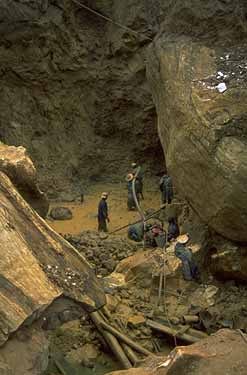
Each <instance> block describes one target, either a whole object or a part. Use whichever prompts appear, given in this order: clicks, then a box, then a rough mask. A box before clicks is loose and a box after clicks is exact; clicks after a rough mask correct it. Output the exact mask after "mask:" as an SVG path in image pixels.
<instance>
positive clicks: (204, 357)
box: [108, 329, 247, 375]
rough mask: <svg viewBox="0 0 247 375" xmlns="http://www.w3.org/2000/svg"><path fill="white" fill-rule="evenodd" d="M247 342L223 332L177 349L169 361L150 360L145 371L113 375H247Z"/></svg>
mask: <svg viewBox="0 0 247 375" xmlns="http://www.w3.org/2000/svg"><path fill="white" fill-rule="evenodd" d="M244 337H245V339H244V338H243V337H242V336H241V334H240V333H239V332H237V331H231V330H227V329H225V330H220V331H218V332H217V333H216V334H214V335H211V336H210V337H208V338H206V339H203V340H201V341H199V342H198V343H196V344H193V345H190V346H181V347H179V346H178V347H177V348H175V349H174V350H173V351H172V352H171V353H170V354H169V356H168V357H167V358H163V359H162V358H159V357H158V358H156V359H155V358H150V359H149V360H147V361H146V364H145V367H143V368H137V369H130V370H126V371H116V372H112V373H110V374H111V375H151V374H152V375H187V374H190V375H209V374H217V375H225V374H226V373H228V374H236V375H244V374H245V373H246V366H247V358H246V342H245V341H244V340H246V335H245V336H244ZM110 374H108V375H110Z"/></svg>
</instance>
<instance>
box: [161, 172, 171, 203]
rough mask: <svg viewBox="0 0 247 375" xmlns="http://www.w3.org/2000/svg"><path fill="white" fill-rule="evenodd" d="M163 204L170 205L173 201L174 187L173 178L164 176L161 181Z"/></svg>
mask: <svg viewBox="0 0 247 375" xmlns="http://www.w3.org/2000/svg"><path fill="white" fill-rule="evenodd" d="M159 186H160V191H161V202H162V203H164V204H165V203H168V204H170V203H171V202H172V200H173V185H172V178H171V176H169V175H167V174H164V175H163V176H162V177H161V179H160V183H159Z"/></svg>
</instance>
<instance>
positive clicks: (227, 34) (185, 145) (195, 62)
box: [148, 0, 247, 241]
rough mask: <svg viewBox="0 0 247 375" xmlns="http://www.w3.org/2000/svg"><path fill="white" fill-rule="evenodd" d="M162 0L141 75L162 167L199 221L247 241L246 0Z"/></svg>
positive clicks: (230, 237)
mask: <svg viewBox="0 0 247 375" xmlns="http://www.w3.org/2000/svg"><path fill="white" fill-rule="evenodd" d="M166 5H167V8H166V10H167V13H166V18H165V21H164V23H163V25H162V28H161V31H160V33H159V35H158V36H157V38H156V39H155V41H154V43H153V44H152V45H151V46H150V48H149V53H148V78H149V82H150V84H151V87H152V93H153V98H154V102H155V105H156V109H157V113H158V128H159V134H160V138H161V141H162V145H163V149H164V152H165V158H166V163H167V168H168V171H169V173H170V174H171V175H172V176H173V178H174V183H175V186H176V189H177V191H178V192H179V193H180V194H182V195H183V197H184V198H185V199H186V200H187V201H188V202H189V204H190V205H191V206H192V208H193V209H194V211H196V212H197V214H198V215H199V216H200V217H201V219H202V220H203V221H204V222H205V223H207V224H208V225H209V226H210V227H211V228H213V229H214V230H215V231H216V232H217V233H220V234H221V235H223V236H224V237H227V238H228V239H231V240H234V241H247V232H246V225H247V200H246V189H245V187H246V184H247V152H246V146H247V132H246V129H247V127H246V119H247V112H246V108H247V107H246V105H247V61H246V52H247V45H246V35H247V21H246V15H247V4H246V2H245V1H241V0H239V1H235V2H231V1H220V0H218V1H206V2H205V1H203V0H201V1H194V0H191V1H184V0H181V1H180V0H176V1H167V2H166Z"/></svg>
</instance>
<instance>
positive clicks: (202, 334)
mask: <svg viewBox="0 0 247 375" xmlns="http://www.w3.org/2000/svg"><path fill="white" fill-rule="evenodd" d="M156 318H158V320H161V321H162V323H161V324H164V325H165V326H168V324H169V323H168V321H167V320H166V319H165V318H164V317H163V316H156ZM170 319H174V317H170ZM183 327H185V326H184V325H182V324H180V325H179V324H177V325H176V328H175V327H174V330H179V331H180V330H181V329H183ZM187 327H188V326H186V331H187V333H188V334H189V335H191V336H196V337H198V338H199V339H205V338H206V337H208V334H207V333H206V332H203V331H199V330H198V329H194V328H191V327H189V328H188V329H187Z"/></svg>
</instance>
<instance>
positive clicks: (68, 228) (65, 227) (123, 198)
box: [47, 180, 160, 235]
mask: <svg viewBox="0 0 247 375" xmlns="http://www.w3.org/2000/svg"><path fill="white" fill-rule="evenodd" d="M103 191H107V192H109V198H108V207H109V216H110V223H109V225H108V229H109V231H113V230H115V229H116V228H118V227H121V226H123V225H125V224H128V223H131V222H134V221H136V220H138V219H139V217H140V216H139V214H138V212H137V211H128V210H127V188H126V184H125V183H119V184H107V185H102V184H97V185H94V186H93V187H92V189H91V191H90V192H88V194H85V195H84V202H83V203H80V202H73V203H67V202H66V203H64V202H55V203H52V204H51V207H50V209H52V208H53V207H59V206H63V207H68V208H69V209H70V210H71V211H72V214H73V218H72V219H71V220H64V221H59V220H52V219H51V218H49V219H48V220H47V221H48V223H49V225H50V226H51V227H52V228H53V229H54V230H56V231H57V232H58V233H61V234H62V235H64V234H67V233H69V234H72V235H76V234H78V233H80V232H81V231H85V230H97V225H98V223H97V209H98V203H99V200H100V195H101V192H103ZM144 198H145V199H144V200H143V201H141V206H142V207H143V209H144V210H146V209H148V208H153V209H158V208H159V206H160V192H159V186H158V180H154V181H153V182H152V183H149V184H148V185H147V186H145V187H144ZM125 233H126V229H124V230H123V231H120V232H119V234H125Z"/></svg>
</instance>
